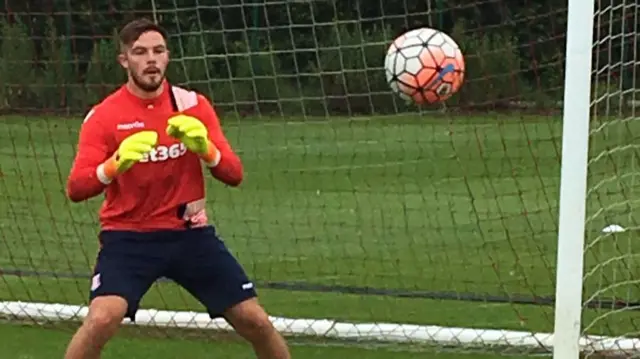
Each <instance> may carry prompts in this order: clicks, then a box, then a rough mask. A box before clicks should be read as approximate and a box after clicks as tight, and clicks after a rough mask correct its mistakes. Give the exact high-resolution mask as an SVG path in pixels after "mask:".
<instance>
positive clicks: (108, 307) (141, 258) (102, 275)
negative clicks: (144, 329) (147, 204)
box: [64, 232, 166, 359]
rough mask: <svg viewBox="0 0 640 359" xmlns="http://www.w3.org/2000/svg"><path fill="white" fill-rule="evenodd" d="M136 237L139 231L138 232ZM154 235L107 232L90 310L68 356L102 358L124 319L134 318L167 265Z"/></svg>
mask: <svg viewBox="0 0 640 359" xmlns="http://www.w3.org/2000/svg"><path fill="white" fill-rule="evenodd" d="M134 237H135V235H134ZM150 241H153V239H149V240H147V241H135V240H132V238H131V235H130V234H128V233H126V232H124V233H123V232H103V233H102V234H101V242H102V248H101V249H100V252H99V254H98V259H97V261H96V266H95V270H94V275H93V278H92V281H91V294H90V302H91V304H90V305H89V313H88V314H87V316H86V318H85V320H84V322H83V323H82V326H81V327H80V328H79V329H78V330H77V332H76V333H75V335H74V336H73V338H72V339H71V342H70V343H69V346H68V347H67V351H66V354H65V357H64V358H65V359H98V358H100V353H101V352H102V349H103V348H104V346H105V345H106V344H107V342H108V341H109V339H111V338H112V337H113V336H114V335H115V334H116V332H117V331H118V328H119V327H120V323H121V322H122V319H123V318H125V317H129V318H131V319H132V320H133V319H134V317H135V313H136V311H137V308H138V303H139V301H140V299H141V298H142V296H143V295H144V293H146V292H147V290H149V287H151V285H152V284H153V282H154V281H155V280H156V279H157V278H158V277H159V275H160V273H161V271H163V270H164V268H166V261H165V262H163V260H162V257H160V256H158V255H157V253H158V252H157V249H156V246H155V245H154V243H153V242H150Z"/></svg>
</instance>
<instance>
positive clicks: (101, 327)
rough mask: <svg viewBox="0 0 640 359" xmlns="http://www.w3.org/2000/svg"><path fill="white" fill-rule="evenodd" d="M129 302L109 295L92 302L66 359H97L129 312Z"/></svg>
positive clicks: (71, 343)
mask: <svg viewBox="0 0 640 359" xmlns="http://www.w3.org/2000/svg"><path fill="white" fill-rule="evenodd" d="M127 307H128V304H127V300H126V299H124V298H122V297H119V296H115V295H108V296H103V297H97V298H95V299H94V300H93V301H91V305H90V306H89V313H88V314H87V317H86V318H85V320H84V322H83V323H82V326H81V327H80V328H79V329H78V331H76V333H75V335H74V336H73V338H71V342H70V343H69V346H68V347H67V352H66V354H65V356H64V357H65V359H97V358H100V353H101V352H102V349H103V348H104V346H105V344H107V341H108V340H109V339H111V337H113V336H114V335H115V334H116V332H117V331H118V328H119V326H120V323H121V322H122V319H124V316H125V314H126V312H127Z"/></svg>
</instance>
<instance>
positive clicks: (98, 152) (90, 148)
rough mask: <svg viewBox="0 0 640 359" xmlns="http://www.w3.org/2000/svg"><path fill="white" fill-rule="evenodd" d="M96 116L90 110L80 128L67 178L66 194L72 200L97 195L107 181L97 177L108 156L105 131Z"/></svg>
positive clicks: (80, 199)
mask: <svg viewBox="0 0 640 359" xmlns="http://www.w3.org/2000/svg"><path fill="white" fill-rule="evenodd" d="M98 116H99V115H97V114H96V113H95V109H94V110H91V112H89V114H88V115H87V117H86V118H85V120H84V123H83V124H82V127H81V128H80V136H79V140H78V149H77V152H76V157H75V159H74V160H73V166H72V167H71V172H70V174H69V177H68V179H67V196H68V197H69V199H70V200H71V201H72V202H80V201H84V200H87V199H89V198H91V197H95V196H97V195H99V194H100V193H102V191H103V190H104V188H105V187H106V184H107V183H108V181H105V180H104V179H103V180H101V179H100V178H99V177H98V171H97V169H98V166H100V164H102V163H103V162H104V161H105V160H107V159H108V158H109V156H110V153H109V143H108V138H107V133H106V131H105V130H104V128H103V125H102V124H101V122H100V121H99V118H98ZM105 182H106V183H105Z"/></svg>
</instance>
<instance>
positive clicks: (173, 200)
mask: <svg viewBox="0 0 640 359" xmlns="http://www.w3.org/2000/svg"><path fill="white" fill-rule="evenodd" d="M163 86H164V91H163V93H162V95H160V96H159V97H157V98H154V99H149V100H146V99H141V98H139V97H137V96H135V95H134V94H132V93H131V92H130V91H129V90H128V88H127V87H126V86H122V87H121V88H120V89H118V90H117V91H116V92H114V93H113V94H111V95H109V96H108V97H107V98H105V99H104V100H103V101H102V102H101V103H100V104H98V105H96V106H95V107H94V108H93V109H92V110H91V111H90V112H89V113H88V114H87V116H86V118H85V120H84V123H83V124H82V127H81V129H80V138H79V141H78V150H77V154H76V158H75V159H74V162H73V167H72V168H71V173H70V174H69V178H68V181H67V195H68V196H69V198H70V199H71V200H72V201H73V202H79V201H84V200H87V199H89V198H91V197H95V196H97V195H99V194H100V193H102V192H103V191H105V200H104V202H103V204H102V208H101V209H100V224H101V228H102V229H103V230H129V231H153V230H163V229H184V228H187V227H195V226H204V225H207V222H208V220H207V216H206V212H205V209H204V202H205V201H204V198H205V188H204V176H203V173H202V172H203V171H202V160H201V159H200V157H199V156H198V155H197V154H195V153H192V152H190V151H188V150H187V149H186V147H185V146H184V144H182V143H181V142H180V141H178V140H177V139H174V138H172V137H170V136H169V135H167V133H166V127H167V121H168V119H169V118H170V117H171V116H172V115H175V114H178V113H182V114H185V115H189V116H193V117H195V118H197V119H199V120H200V121H202V122H203V123H204V124H205V126H206V127H207V129H208V132H209V139H210V140H211V142H212V143H213V144H214V145H215V146H216V147H217V148H218V150H219V152H220V161H219V162H218V163H217V165H215V166H214V167H211V168H210V172H211V174H212V175H213V176H214V177H215V178H217V179H218V180H220V181H222V182H223V183H225V184H227V185H230V186H237V185H239V184H240V182H241V181H242V176H243V170H242V163H241V161H240V159H239V158H238V156H237V155H236V154H235V153H234V151H233V149H232V148H231V146H230V145H229V142H228V141H227V139H226V137H225V136H224V134H223V132H222V129H221V127H220V122H219V120H218V116H217V115H216V113H215V111H214V109H213V107H212V105H211V103H210V102H209V101H208V100H207V99H206V98H205V97H204V96H202V95H200V94H198V93H196V92H192V91H187V90H185V89H182V88H179V87H175V86H171V85H169V84H168V83H167V82H166V81H165V83H164V85H163ZM144 130H154V131H156V132H157V133H158V145H157V146H156V148H155V149H154V150H153V151H152V152H151V153H149V155H148V156H146V157H145V159H143V160H142V161H141V162H139V163H137V164H135V165H133V167H131V168H130V169H129V170H128V171H126V172H124V173H122V174H120V175H118V176H117V177H116V178H115V179H113V180H112V181H111V182H110V183H109V181H106V180H104V179H101V177H99V175H98V173H97V168H98V166H99V165H100V164H102V163H103V162H104V161H106V160H107V159H108V158H109V157H111V156H112V155H113V153H115V151H116V150H117V149H118V146H119V144H120V142H122V141H123V140H124V139H125V138H126V137H127V136H129V135H131V134H133V133H136V132H138V131H144Z"/></svg>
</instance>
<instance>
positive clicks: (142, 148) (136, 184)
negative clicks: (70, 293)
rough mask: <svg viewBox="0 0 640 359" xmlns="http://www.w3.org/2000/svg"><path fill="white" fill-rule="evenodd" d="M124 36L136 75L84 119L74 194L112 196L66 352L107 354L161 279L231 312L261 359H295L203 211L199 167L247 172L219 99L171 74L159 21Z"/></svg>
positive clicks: (87, 356)
mask: <svg viewBox="0 0 640 359" xmlns="http://www.w3.org/2000/svg"><path fill="white" fill-rule="evenodd" d="M119 36H120V45H121V51H120V54H119V55H118V61H119V63H120V65H122V67H123V68H124V69H125V70H126V72H127V74H128V81H127V83H126V84H124V85H123V86H122V87H121V88H120V89H118V90H117V91H115V92H114V93H112V94H111V95H109V96H108V97H107V98H105V99H104V100H103V101H102V102H101V103H100V104H98V105H96V106H95V107H94V108H93V109H92V110H91V111H90V112H89V113H88V115H87V116H86V118H85V120H84V123H83V124H82V127H81V130H80V136H79V142H78V151H77V155H76V158H75V160H74V162H73V167H72V169H71V173H70V175H69V178H68V182H67V195H68V196H69V198H70V199H71V200H72V201H73V202H79V201H84V200H87V199H89V198H92V197H95V196H97V195H99V194H101V193H103V192H104V194H105V200H104V203H103V205H102V208H101V210H100V225H101V231H100V234H99V240H100V251H99V253H98V257H97V260H96V264H95V268H94V273H93V279H92V281H91V289H90V295H89V297H90V298H89V299H90V305H89V312H88V314H87V316H86V318H85V320H84V323H83V324H82V326H81V327H80V328H79V329H78V331H77V332H76V333H75V335H74V336H73V338H72V339H71V342H70V343H69V346H68V348H67V351H66V355H65V358H66V359H94V358H99V357H100V353H101V351H102V348H103V347H104V345H105V344H106V343H107V341H108V340H109V339H110V338H111V337H112V336H113V335H114V334H115V333H116V331H117V329H118V327H119V325H120V323H121V322H122V320H123V319H124V318H125V317H129V318H131V320H135V313H136V310H137V308H138V304H139V302H140V299H141V298H142V296H143V295H144V294H145V293H146V292H147V291H148V290H149V288H150V287H151V285H152V284H153V283H154V282H155V281H156V280H157V279H158V278H160V277H163V276H164V277H167V278H170V279H172V280H174V281H175V282H176V283H178V284H179V285H181V286H182V287H184V288H185V289H186V290H187V291H189V292H190V293H191V294H192V295H193V296H194V297H195V298H197V299H198V300H199V301H200V302H201V303H202V304H203V305H204V306H205V307H206V309H207V311H208V312H209V315H210V316H211V317H212V318H214V317H223V318H225V319H226V320H227V321H228V322H229V324H231V326H233V328H234V329H235V330H236V332H237V333H238V334H240V335H241V336H242V337H243V338H245V339H246V340H248V341H249V342H250V343H251V345H252V346H253V349H254V351H255V353H256V355H257V357H258V358H261V359H289V358H290V354H289V351H288V348H287V345H286V343H285V341H284V339H283V338H282V336H281V335H280V334H279V333H278V332H277V331H276V330H275V328H274V327H273V326H272V324H271V322H270V320H269V318H268V316H267V314H266V313H265V311H264V310H263V308H262V307H261V305H260V304H259V303H258V301H257V294H256V292H255V289H254V286H253V284H252V283H251V281H250V280H249V279H248V277H247V275H246V274H245V272H244V270H243V269H242V267H241V266H240V264H239V263H238V262H237V261H236V259H235V258H234V257H233V256H232V254H231V253H230V252H229V251H228V250H227V248H226V246H225V244H224V243H223V242H222V240H221V239H219V238H218V236H217V235H216V231H215V229H214V227H213V226H212V225H211V224H209V221H208V219H207V214H206V211H205V187H204V176H203V173H202V166H203V164H204V166H206V167H207V168H208V172H210V173H211V175H213V177H215V178H216V179H218V180H220V181H222V182H223V183H225V184H227V185H229V186H237V185H239V184H240V182H241V181H242V176H243V170H242V164H241V162H240V159H239V158H238V157H237V156H236V154H235V153H234V152H233V150H232V148H231V146H230V145H229V143H228V142H227V140H226V138H225V136H224V134H223V132H222V130H221V128H220V123H219V121H218V118H217V116H216V113H215V111H214V110H213V107H212V105H211V104H210V103H209V101H208V100H207V99H206V98H205V97H204V96H202V95H200V94H197V93H195V92H190V91H187V90H185V89H182V88H179V87H175V86H171V85H170V84H169V83H168V82H167V81H166V79H165V77H164V74H165V69H166V67H167V65H168V62H169V51H168V49H167V45H166V38H167V36H166V33H165V31H164V30H163V29H162V28H161V27H159V26H158V25H155V24H154V23H152V22H150V21H146V20H135V21H132V22H130V23H129V24H127V25H126V26H125V27H124V28H123V29H122V30H121V32H120V34H119Z"/></svg>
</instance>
